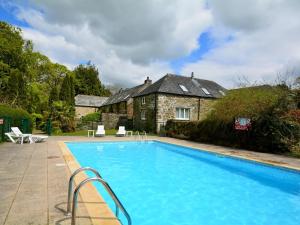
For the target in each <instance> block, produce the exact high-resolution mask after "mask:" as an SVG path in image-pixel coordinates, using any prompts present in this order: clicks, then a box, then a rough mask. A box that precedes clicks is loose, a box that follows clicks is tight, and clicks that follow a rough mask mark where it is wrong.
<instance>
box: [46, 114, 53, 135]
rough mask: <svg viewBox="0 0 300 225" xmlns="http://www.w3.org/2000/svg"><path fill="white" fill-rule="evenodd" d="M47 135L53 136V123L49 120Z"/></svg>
mask: <svg viewBox="0 0 300 225" xmlns="http://www.w3.org/2000/svg"><path fill="white" fill-rule="evenodd" d="M46 133H47V134H48V135H49V136H51V133H52V121H51V119H50V118H49V119H47V123H46Z"/></svg>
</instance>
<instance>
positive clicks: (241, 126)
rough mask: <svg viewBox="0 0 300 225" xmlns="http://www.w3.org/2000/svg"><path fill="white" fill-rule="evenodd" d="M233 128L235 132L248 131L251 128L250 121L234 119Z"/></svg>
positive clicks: (247, 119)
mask: <svg viewBox="0 0 300 225" xmlns="http://www.w3.org/2000/svg"><path fill="white" fill-rule="evenodd" d="M234 128H235V129H236V130H249V129H250V128H251V120H250V119H249V118H236V119H235V123H234Z"/></svg>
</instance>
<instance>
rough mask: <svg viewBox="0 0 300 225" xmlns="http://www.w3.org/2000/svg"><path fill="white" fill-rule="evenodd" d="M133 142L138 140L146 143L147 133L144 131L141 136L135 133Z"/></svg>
mask: <svg viewBox="0 0 300 225" xmlns="http://www.w3.org/2000/svg"><path fill="white" fill-rule="evenodd" d="M134 137H135V140H137V139H138V140H139V141H140V142H142V141H148V136H147V132H146V131H143V132H142V133H141V134H140V132H139V131H137V132H135V135H134Z"/></svg>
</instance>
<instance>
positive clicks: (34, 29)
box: [17, 0, 212, 86]
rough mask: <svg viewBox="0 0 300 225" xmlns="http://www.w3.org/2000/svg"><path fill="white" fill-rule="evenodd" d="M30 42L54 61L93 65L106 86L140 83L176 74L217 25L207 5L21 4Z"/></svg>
mask: <svg viewBox="0 0 300 225" xmlns="http://www.w3.org/2000/svg"><path fill="white" fill-rule="evenodd" d="M19 9H20V10H19V11H18V14H17V16H18V18H19V19H21V20H24V21H26V22H27V23H28V24H29V25H30V28H24V32H23V33H24V37H25V38H28V39H31V40H33V42H34V44H35V47H36V49H37V50H39V51H41V52H43V53H44V54H46V55H48V56H49V57H50V58H51V59H52V60H54V61H56V62H60V63H63V64H67V65H70V66H71V67H74V66H76V65H77V64H78V63H79V62H81V61H82V60H91V61H92V63H95V64H96V65H97V66H98V67H99V70H100V73H101V79H103V80H104V81H105V82H106V83H110V84H111V83H118V84H123V85H125V86H130V85H133V84H138V83H140V82H142V81H143V80H144V78H145V77H146V76H150V77H152V79H154V80H155V78H159V77H160V76H162V75H164V74H165V73H167V72H172V69H171V68H170V66H169V61H170V60H171V59H174V58H178V57H182V56H184V55H188V54H189V53H190V52H191V51H192V50H193V49H195V48H197V47H198V42H197V39H198V37H199V35H200V33H201V32H203V31H204V30H206V29H207V28H208V27H209V26H210V24H211V19H212V17H211V13H210V11H209V10H207V9H205V1H204V0H203V1H201V0H200V1H199V0H191V1H189V2H188V3H187V2H186V1H185V0H176V1H172V4H171V2H168V1H163V0H155V1H153V0H149V1H135V0H127V1H112V0H102V1H97V0H93V1H88V2H85V1H79V0H78V1H61V0H51V1H31V7H28V6H26V7H24V6H22V5H21V4H19Z"/></svg>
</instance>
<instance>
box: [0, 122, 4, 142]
mask: <svg viewBox="0 0 300 225" xmlns="http://www.w3.org/2000/svg"><path fill="white" fill-rule="evenodd" d="M2 141H4V118H0V142H2Z"/></svg>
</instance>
